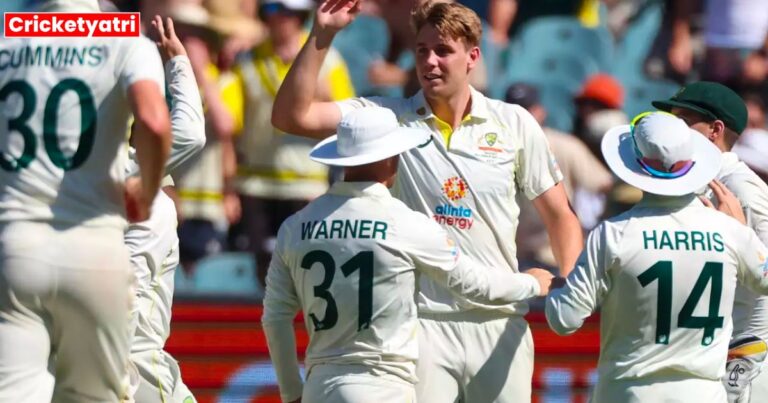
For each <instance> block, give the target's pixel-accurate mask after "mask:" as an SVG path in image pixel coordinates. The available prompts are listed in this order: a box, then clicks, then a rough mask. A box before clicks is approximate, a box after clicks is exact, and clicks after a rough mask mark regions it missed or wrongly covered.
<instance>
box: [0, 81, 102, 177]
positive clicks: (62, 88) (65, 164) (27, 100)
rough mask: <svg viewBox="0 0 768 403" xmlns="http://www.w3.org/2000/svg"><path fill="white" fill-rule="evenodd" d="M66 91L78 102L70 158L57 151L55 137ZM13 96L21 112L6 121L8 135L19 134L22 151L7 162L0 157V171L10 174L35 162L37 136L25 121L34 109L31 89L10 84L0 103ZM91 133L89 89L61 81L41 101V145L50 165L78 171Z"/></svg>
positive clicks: (93, 112) (19, 83)
mask: <svg viewBox="0 0 768 403" xmlns="http://www.w3.org/2000/svg"><path fill="white" fill-rule="evenodd" d="M68 91H74V93H75V94H77V97H78V99H79V101H80V138H79V143H78V145H77V151H75V153H74V155H73V156H72V157H67V156H65V155H64V153H63V152H62V151H61V147H59V139H58V137H57V134H56V126H57V123H58V122H57V120H58V115H59V105H60V103H61V98H62V97H63V96H64V94H66V93H67V92H68ZM14 93H16V94H19V95H20V96H21V100H22V109H21V113H20V114H19V116H16V117H15V118H13V119H9V120H8V132H11V131H16V132H19V133H20V134H21V137H22V138H23V139H24V149H23V150H22V152H21V156H19V157H18V158H14V157H10V158H9V157H8V155H6V152H2V153H1V154H0V168H2V169H4V170H6V171H11V172H16V171H18V170H20V169H23V168H26V167H28V166H29V164H30V163H31V162H32V161H33V160H34V159H35V153H36V150H37V136H35V132H34V131H32V128H31V127H29V124H28V122H29V118H30V117H31V116H32V114H33V113H34V112H35V109H36V107H37V95H36V94H35V89H34V88H33V87H32V86H31V85H30V84H29V83H28V82H26V81H24V80H14V81H10V82H9V83H8V84H6V85H5V86H4V87H3V88H2V89H0V102H5V101H6V99H8V97H10V96H11V94H14ZM95 133H96V105H95V102H94V100H93V94H92V93H91V89H90V87H88V85H87V84H86V83H84V82H83V81H82V80H78V79H76V78H67V79H64V80H61V81H60V82H59V83H58V84H56V85H55V86H54V87H53V88H52V89H51V93H50V94H49V95H48V98H47V99H46V100H45V109H44V110H43V143H44V145H45V152H46V153H47V154H48V157H49V158H50V159H51V162H53V164H54V165H56V166H57V167H59V168H61V169H63V170H65V171H69V170H72V169H75V168H77V167H79V166H80V165H82V164H83V162H85V160H86V159H88V155H89V154H90V153H91V149H92V148H93V138H94V135H95Z"/></svg>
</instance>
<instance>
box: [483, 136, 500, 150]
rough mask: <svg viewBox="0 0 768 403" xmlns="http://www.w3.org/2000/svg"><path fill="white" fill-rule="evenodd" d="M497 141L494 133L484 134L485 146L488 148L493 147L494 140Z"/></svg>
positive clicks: (497, 137)
mask: <svg viewBox="0 0 768 403" xmlns="http://www.w3.org/2000/svg"><path fill="white" fill-rule="evenodd" d="M498 139H499V136H498V135H497V134H496V133H486V134H485V144H488V147H493V145H494V144H496V140H498Z"/></svg>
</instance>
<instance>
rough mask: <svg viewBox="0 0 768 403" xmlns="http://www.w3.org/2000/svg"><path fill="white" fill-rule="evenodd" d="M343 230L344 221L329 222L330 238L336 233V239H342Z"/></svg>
mask: <svg viewBox="0 0 768 403" xmlns="http://www.w3.org/2000/svg"><path fill="white" fill-rule="evenodd" d="M343 229H344V221H342V220H332V221H331V238H333V237H334V236H333V234H334V233H337V234H338V235H336V239H341V238H343V237H344V236H343V235H344V234H343V233H342V230H343Z"/></svg>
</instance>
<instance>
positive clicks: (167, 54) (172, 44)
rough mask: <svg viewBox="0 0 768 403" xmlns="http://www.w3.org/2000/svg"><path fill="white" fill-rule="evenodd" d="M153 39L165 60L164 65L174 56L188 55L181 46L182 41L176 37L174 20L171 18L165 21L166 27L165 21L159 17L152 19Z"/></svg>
mask: <svg viewBox="0 0 768 403" xmlns="http://www.w3.org/2000/svg"><path fill="white" fill-rule="evenodd" d="M152 28H154V31H153V32H152V37H153V38H156V39H157V40H156V41H155V44H156V45H157V49H158V50H159V51H160V57H162V58H163V63H165V62H167V61H168V60H170V59H172V58H173V57H174V56H179V55H186V54H187V51H186V50H185V49H184V46H183V45H182V44H181V40H179V37H178V36H176V31H175V30H174V28H173V20H171V19H170V18H166V19H165V26H163V19H162V18H160V16H159V15H156V16H155V18H153V19H152Z"/></svg>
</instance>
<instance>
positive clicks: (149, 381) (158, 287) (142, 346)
mask: <svg viewBox="0 0 768 403" xmlns="http://www.w3.org/2000/svg"><path fill="white" fill-rule="evenodd" d="M176 226H177V223H176V208H175V206H174V204H173V200H171V198H170V197H168V195H166V194H165V193H164V192H162V191H161V192H158V194H157V197H156V198H155V201H154V203H153V204H152V215H151V216H150V218H149V219H148V220H147V221H144V222H141V223H136V224H132V225H130V226H129V228H128V231H127V232H126V233H125V244H126V245H127V246H128V250H129V252H130V255H131V267H132V268H133V270H134V273H135V275H136V278H137V293H136V298H135V303H134V307H133V325H134V327H133V329H134V330H133V340H132V341H131V362H132V363H133V365H134V367H135V368H136V371H137V372H136V374H135V375H138V376H133V377H132V378H131V390H134V391H135V392H134V399H135V400H136V403H194V402H195V398H194V397H193V396H192V393H190V391H189V389H188V388H187V386H186V385H184V382H182V379H181V371H180V370H179V364H178V363H177V362H176V360H174V359H173V357H171V355H170V354H168V353H167V352H166V351H165V350H163V348H164V347H165V341H166V340H167V339H168V336H169V335H170V333H171V305H172V303H173V285H174V283H173V282H174V276H175V273H176V269H177V267H178V265H179V237H178V235H177V234H176Z"/></svg>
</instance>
